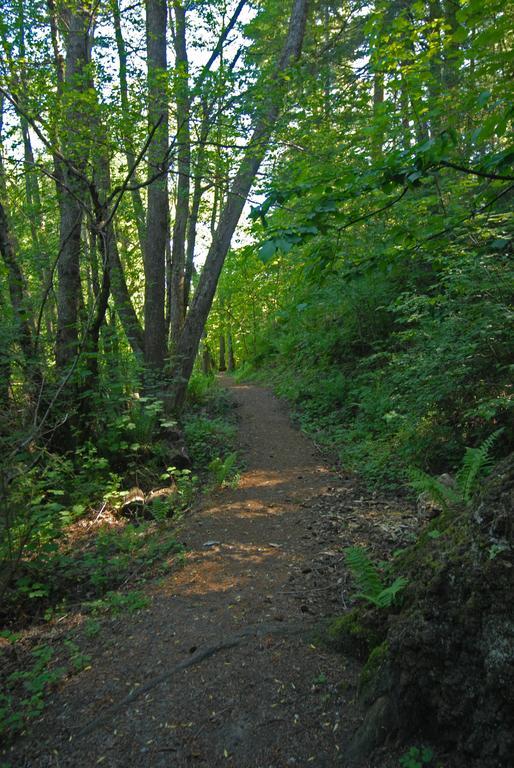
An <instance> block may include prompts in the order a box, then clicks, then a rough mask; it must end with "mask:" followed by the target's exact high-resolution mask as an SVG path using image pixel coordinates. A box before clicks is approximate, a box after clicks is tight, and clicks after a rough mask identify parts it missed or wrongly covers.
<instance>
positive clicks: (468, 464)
mask: <svg viewBox="0 0 514 768" xmlns="http://www.w3.org/2000/svg"><path fill="white" fill-rule="evenodd" d="M502 432H503V428H502V429H497V430H496V432H493V433H492V435H489V437H488V438H486V439H485V440H484V442H483V443H482V445H480V446H479V447H478V448H466V453H465V454H464V458H463V460H462V466H461V468H460V469H459V471H458V473H457V476H456V483H457V488H458V489H459V491H460V493H461V495H462V498H463V500H464V501H465V502H466V504H468V503H469V502H470V501H471V499H472V497H473V495H474V494H475V492H476V490H477V485H478V480H479V478H480V477H481V476H483V475H486V474H487V473H488V471H489V470H490V469H491V467H492V465H493V464H494V458H493V457H492V456H491V455H490V452H491V449H492V447H493V445H494V443H495V442H496V440H497V439H498V437H499V436H500V434H501V433H502Z"/></svg>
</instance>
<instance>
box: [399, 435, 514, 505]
mask: <svg viewBox="0 0 514 768" xmlns="http://www.w3.org/2000/svg"><path fill="white" fill-rule="evenodd" d="M502 431H503V430H502V429H499V430H497V431H496V432H493V434H492V435H489V437H488V438H486V439H485V440H484V442H483V443H482V445H480V446H479V447H478V448H466V452H465V453H464V458H463V459H462V464H461V467H460V469H459V471H458V472H457V474H456V477H455V487H452V486H449V485H445V484H444V483H442V482H441V481H440V480H438V479H437V478H435V477H431V476H430V475H427V474H426V472H421V471H420V470H411V472H410V476H411V481H410V485H411V486H412V487H413V488H414V489H415V490H416V491H417V492H418V493H428V494H429V496H430V497H431V498H432V499H433V500H434V501H435V502H436V503H438V504H440V505H441V506H442V508H443V509H447V507H448V504H461V505H466V504H469V503H470V502H471V500H472V499H473V496H474V494H475V493H476V491H477V489H478V485H479V482H480V480H481V479H482V478H483V477H484V476H486V475H487V474H488V472H489V471H490V469H491V467H492V465H493V464H494V458H493V456H491V449H492V448H493V446H494V443H495V442H496V440H497V439H498V437H499V436H500V434H501V433H502Z"/></svg>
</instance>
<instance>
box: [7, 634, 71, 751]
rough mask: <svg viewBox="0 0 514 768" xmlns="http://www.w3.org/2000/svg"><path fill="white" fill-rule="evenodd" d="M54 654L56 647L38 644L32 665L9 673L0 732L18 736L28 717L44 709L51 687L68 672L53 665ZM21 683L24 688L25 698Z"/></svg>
mask: <svg viewBox="0 0 514 768" xmlns="http://www.w3.org/2000/svg"><path fill="white" fill-rule="evenodd" d="M53 655H54V650H53V648H51V647H50V646H48V645H42V646H40V647H38V648H35V649H34V650H33V651H32V658H33V659H34V663H33V664H32V666H31V667H29V668H28V669H26V670H19V671H16V672H12V673H11V674H10V675H9V676H8V677H7V680H6V686H5V690H3V691H1V692H0V736H6V737H7V736H14V735H15V734H16V733H19V732H20V731H22V730H23V728H24V726H25V723H26V722H27V720H32V719H34V718H35V717H38V716H39V715H40V714H41V712H42V711H43V709H44V707H45V695H46V693H47V692H48V689H49V688H50V686H52V685H54V684H55V683H57V682H58V681H59V680H61V679H62V678H63V677H64V675H65V674H66V670H65V669H64V668H62V667H55V668H53V669H52V668H51V666H50V664H51V661H52V658H53ZM20 686H21V689H22V690H23V691H24V694H21V695H22V696H23V698H21V699H20V696H19V694H20ZM16 691H17V695H16V696H15V692H16Z"/></svg>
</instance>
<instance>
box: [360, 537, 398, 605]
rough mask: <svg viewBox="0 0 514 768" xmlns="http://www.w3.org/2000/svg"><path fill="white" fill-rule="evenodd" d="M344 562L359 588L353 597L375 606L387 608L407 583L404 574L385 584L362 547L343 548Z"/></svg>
mask: <svg viewBox="0 0 514 768" xmlns="http://www.w3.org/2000/svg"><path fill="white" fill-rule="evenodd" d="M345 555H346V563H347V565H348V567H349V569H350V571H351V573H352V576H353V578H354V579H355V581H356V582H357V586H358V588H359V590H360V592H359V593H358V594H356V595H355V597H359V598H361V599H362V600H366V601H367V602H368V603H372V604H373V605H375V606H376V607H377V608H389V606H391V605H392V604H393V603H394V601H395V599H396V596H397V595H398V594H399V592H401V591H402V590H403V589H404V588H405V587H406V586H407V584H408V583H409V581H408V579H406V578H405V577H404V576H399V577H398V578H396V579H395V580H394V581H393V582H392V584H389V586H385V585H384V583H383V581H382V579H381V577H380V575H379V572H378V570H377V568H376V566H375V565H374V564H373V563H372V562H371V560H370V559H369V557H368V555H367V554H366V551H365V550H364V549H363V548H362V547H349V548H348V549H346V550H345Z"/></svg>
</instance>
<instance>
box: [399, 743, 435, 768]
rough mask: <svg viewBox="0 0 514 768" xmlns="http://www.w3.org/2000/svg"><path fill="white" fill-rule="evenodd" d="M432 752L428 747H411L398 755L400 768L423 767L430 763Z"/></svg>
mask: <svg viewBox="0 0 514 768" xmlns="http://www.w3.org/2000/svg"><path fill="white" fill-rule="evenodd" d="M433 757H434V753H433V752H432V750H431V749H429V748H428V747H411V748H410V749H409V751H408V752H406V753H405V755H403V757H400V765H401V768H423V766H424V765H430V763H431V762H432V758H433Z"/></svg>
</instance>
